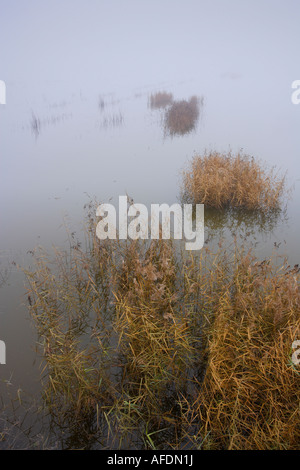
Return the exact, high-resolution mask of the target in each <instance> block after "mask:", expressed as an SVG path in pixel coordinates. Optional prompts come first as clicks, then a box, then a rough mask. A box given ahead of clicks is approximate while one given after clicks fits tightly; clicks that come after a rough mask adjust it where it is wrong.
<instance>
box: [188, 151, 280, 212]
mask: <svg viewBox="0 0 300 470" xmlns="http://www.w3.org/2000/svg"><path fill="white" fill-rule="evenodd" d="M284 190H285V177H282V176H279V175H278V174H276V173H275V169H274V168H272V169H271V170H267V169H266V168H265V166H264V165H262V164H261V163H259V162H258V161H257V160H255V159H254V157H249V156H248V155H245V154H243V153H242V152H238V153H237V154H236V155H234V154H232V153H231V152H229V153H228V154H221V153H219V152H209V153H205V154H204V155H203V156H201V155H196V156H195V157H194V158H193V159H192V160H191V161H190V163H189V166H188V168H187V169H184V170H183V172H182V193H183V199H184V200H185V201H190V202H192V203H195V204H197V203H198V204H205V205H206V206H207V207H215V208H217V209H221V208H225V207H234V208H246V209H250V210H257V209H261V210H263V211H268V210H272V209H277V208H278V207H280V204H281V201H282V196H283V195H284Z"/></svg>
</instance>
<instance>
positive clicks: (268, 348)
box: [26, 205, 300, 449]
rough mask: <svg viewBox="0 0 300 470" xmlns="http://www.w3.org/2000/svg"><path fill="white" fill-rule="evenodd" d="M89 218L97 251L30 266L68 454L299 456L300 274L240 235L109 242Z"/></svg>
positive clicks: (47, 389) (36, 317)
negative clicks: (190, 247)
mask: <svg viewBox="0 0 300 470" xmlns="http://www.w3.org/2000/svg"><path fill="white" fill-rule="evenodd" d="M90 210H91V212H89V214H88V216H87V222H86V227H87V231H86V239H85V243H84V244H81V243H80V242H78V241H76V240H75V235H74V234H71V236H70V248H69V249H68V250H60V249H57V250H55V252H54V254H53V255H49V254H48V253H46V252H45V251H44V250H42V249H38V250H37V251H36V252H35V255H34V260H35V265H34V267H33V268H32V269H31V270H29V271H26V276H27V281H28V296H29V297H30V305H29V310H30V314H31V317H32V319H33V321H34V325H35V327H36V330H37V332H38V337H39V339H38V345H39V350H40V354H41V357H42V361H43V369H42V370H43V374H42V375H43V377H42V381H43V389H44V394H43V397H44V402H45V405H46V407H47V409H48V412H49V416H50V418H51V422H52V424H53V426H54V427H56V429H59V430H60V438H61V439H62V440H61V444H60V445H61V447H63V448H93V446H99V447H100V448H110V449H112V448H125V449H126V448H131V449H134V448H136V449H147V448H150V449H297V448H299V441H300V433H299V398H300V396H299V393H300V392H299V370H297V368H296V367H295V366H294V364H293V363H292V362H291V345H292V343H293V341H294V339H295V338H296V337H297V335H298V336H299V333H300V316H299V311H300V289H299V286H300V284H299V269H298V267H297V266H294V267H291V266H289V265H288V263H287V261H286V260H285V259H281V258H280V256H278V253H277V252H276V250H275V251H274V255H273V256H271V257H270V258H268V259H263V260H260V259H258V258H257V257H256V256H255V254H254V252H253V250H252V249H251V247H250V246H247V243H246V242H244V243H238V242H237V240H236V239H233V241H232V244H231V245H230V246H227V247H225V246H222V243H221V242H220V243H219V244H218V245H217V247H216V249H212V248H209V247H208V246H206V247H204V248H203V249H202V250H201V251H200V252H198V253H197V254H195V253H191V252H189V253H188V252H186V251H185V250H181V248H180V246H179V247H178V246H176V245H175V243H174V242H173V241H172V240H162V239H160V240H152V241H150V242H146V241H142V240H127V241H119V240H102V241H100V240H99V239H98V238H96V236H95V228H96V221H95V220H94V216H93V214H94V213H95V211H94V209H93V207H92V205H90ZM62 436H64V437H62Z"/></svg>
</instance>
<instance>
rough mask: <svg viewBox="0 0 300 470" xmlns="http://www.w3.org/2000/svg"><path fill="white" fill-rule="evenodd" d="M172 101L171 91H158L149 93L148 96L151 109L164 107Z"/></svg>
mask: <svg viewBox="0 0 300 470" xmlns="http://www.w3.org/2000/svg"><path fill="white" fill-rule="evenodd" d="M172 102H173V95H172V93H167V92H166V91H158V92H157V93H154V94H151V95H150V98H149V104H150V108H151V109H160V108H166V107H167V106H169V105H170V104H172Z"/></svg>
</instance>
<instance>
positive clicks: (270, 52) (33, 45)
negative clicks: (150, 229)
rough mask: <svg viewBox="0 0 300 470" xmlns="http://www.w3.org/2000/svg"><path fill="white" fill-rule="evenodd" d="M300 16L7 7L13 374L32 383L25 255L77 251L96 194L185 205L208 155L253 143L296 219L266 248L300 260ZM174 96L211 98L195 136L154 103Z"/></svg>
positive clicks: (188, 0) (7, 322) (263, 7)
mask: <svg viewBox="0 0 300 470" xmlns="http://www.w3.org/2000/svg"><path fill="white" fill-rule="evenodd" d="M299 20H300V2H299V0H287V1H285V2H283V1H277V0H259V1H258V0H251V1H250V0H249V1H245V0H207V1H202V0H195V1H194V0H185V1H183V0H180V1H179V0H159V1H158V0H151V1H148V0H142V1H141V0H139V1H138V0H126V1H124V0H119V1H116V0H109V1H108V0H107V1H101V0H84V1H83V0H51V1H50V0H44V1H41V0H26V1H24V0H0V80H3V81H4V83H5V85H6V104H5V105H3V104H1V105H0V255H1V257H0V261H1V265H0V269H2V268H5V266H9V273H10V277H9V283H8V285H7V286H4V287H2V288H1V292H0V293H1V303H0V320H1V325H0V340H5V343H6V345H7V366H2V369H1V371H0V372H1V373H2V371H4V370H5V374H6V376H7V377H8V376H10V373H11V371H12V370H14V371H15V372H14V373H15V380H16V382H17V383H18V380H20V382H22V387H24V388H26V386H27V387H28V388H30V387H31V386H32V378H31V375H30V374H29V373H28V370H29V364H30V365H31V363H32V351H31V336H30V335H31V333H30V332H29V333H28V331H27V329H28V324H27V323H26V321H25V318H26V315H27V311H26V307H24V288H23V281H24V279H23V277H22V273H20V272H17V271H16V270H15V268H14V267H12V266H14V265H12V264H11V263H12V261H13V262H17V263H18V262H19V263H20V264H22V263H24V262H25V263H27V262H28V257H29V258H30V255H28V252H29V251H30V250H32V249H33V248H34V247H35V246H36V245H37V244H41V245H44V246H47V247H48V246H51V245H52V244H63V243H65V242H66V234H65V228H64V219H65V216H66V214H67V216H68V217H69V219H68V220H69V221H70V224H71V225H72V224H74V226H75V228H76V229H78V227H80V224H81V223H82V220H83V219H82V217H83V206H84V204H85V203H86V202H87V201H88V200H89V196H90V197H92V198H93V197H95V198H97V200H98V201H101V202H102V201H103V202H107V201H109V200H110V199H111V198H112V200H113V201H117V198H118V196H119V195H124V194H126V192H128V193H129V194H130V195H131V196H133V197H134V199H135V201H136V202H139V203H144V204H150V203H152V202H155V203H164V202H165V203H169V204H172V203H175V202H177V200H178V196H179V190H180V171H181V169H182V168H183V167H184V165H185V164H186V162H187V160H188V159H190V158H191V157H192V156H193V154H194V153H195V152H197V153H203V152H204V151H205V150H206V149H212V150H218V151H221V152H223V151H225V152H226V151H229V150H230V149H232V150H233V151H237V150H239V149H241V148H242V149H243V150H244V152H245V153H247V154H249V155H253V156H255V157H257V158H258V159H261V160H262V161H265V162H267V164H268V165H270V166H273V165H275V166H276V167H277V168H278V169H279V170H280V171H282V172H286V171H287V174H288V181H289V184H290V185H292V186H293V188H294V189H293V198H292V199H291V201H290V203H289V218H288V221H287V222H286V223H283V224H281V225H280V227H279V228H278V229H277V231H275V232H274V233H272V234H269V238H268V239H267V241H266V245H267V246H269V247H273V243H274V242H275V241H276V242H283V240H284V243H285V246H286V247H287V250H288V254H291V255H292V257H293V259H295V262H296V260H298V261H299V259H298V258H299V254H300V252H299V239H298V235H297V234H298V230H299V228H300V222H299V220H300V219H299V204H298V198H299V193H300V190H299V181H300V164H299V153H300V133H299V123H300V105H295V104H293V103H292V100H291V96H292V92H293V89H292V83H293V81H295V80H299V79H300V70H299V44H300V29H299ZM162 90H165V91H167V92H171V93H173V96H174V99H188V98H190V97H191V96H193V95H196V96H198V97H203V107H202V108H201V113H200V119H199V123H198V126H197V129H196V130H195V132H193V133H191V134H190V135H188V136H184V137H181V136H180V137H175V138H165V136H164V133H163V130H162V126H161V122H162V114H161V112H159V111H153V110H151V109H149V106H148V99H149V95H150V94H151V93H153V92H157V91H162ZM99 99H103V102H104V103H105V106H104V110H103V111H102V110H101V107H99ZM7 263H8V264H7ZM22 296H23V297H22ZM20 305H22V307H20ZM16 325H19V326H18V328H16ZM26 328H27V329H26ZM16 344H18V348H15V347H14V346H15V345H16ZM20 351H22V357H20ZM25 371H26V373H25ZM33 388H34V386H33Z"/></svg>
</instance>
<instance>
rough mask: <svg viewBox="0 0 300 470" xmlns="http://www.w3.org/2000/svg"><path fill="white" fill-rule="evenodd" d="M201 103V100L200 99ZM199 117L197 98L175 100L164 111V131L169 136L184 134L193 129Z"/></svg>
mask: <svg viewBox="0 0 300 470" xmlns="http://www.w3.org/2000/svg"><path fill="white" fill-rule="evenodd" d="M201 103H202V101H201ZM198 117H199V99H198V98H197V96H192V97H191V98H190V99H189V101H187V100H181V101H175V102H174V103H173V104H172V106H170V108H169V109H168V110H167V111H166V115H165V133H166V134H167V135H170V136H174V135H185V134H188V133H189V132H191V131H193V130H194V129H195V127H196V124H197V121H198Z"/></svg>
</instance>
